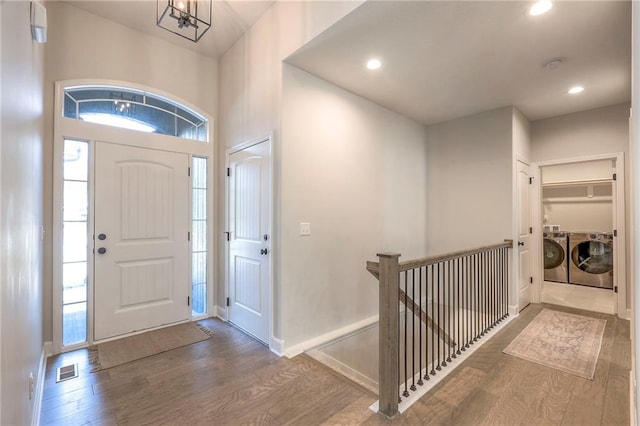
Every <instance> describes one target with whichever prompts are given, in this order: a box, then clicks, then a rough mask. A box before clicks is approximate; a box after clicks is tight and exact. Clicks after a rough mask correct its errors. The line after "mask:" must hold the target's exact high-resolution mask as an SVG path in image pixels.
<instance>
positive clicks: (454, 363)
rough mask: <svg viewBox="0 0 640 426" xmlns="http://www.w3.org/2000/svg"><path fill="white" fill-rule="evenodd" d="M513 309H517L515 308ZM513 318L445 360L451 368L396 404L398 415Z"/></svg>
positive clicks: (439, 373) (376, 404)
mask: <svg viewBox="0 0 640 426" xmlns="http://www.w3.org/2000/svg"><path fill="white" fill-rule="evenodd" d="M515 308H516V309H517V306H516V307H515ZM509 310H511V307H509ZM515 318H516V317H515V316H509V317H508V318H507V319H506V320H505V321H503V322H502V323H500V324H498V325H497V326H496V327H495V328H494V329H493V330H491V331H490V335H489V336H487V337H486V338H482V339H480V340H478V341H477V342H475V343H474V344H473V345H471V346H469V348H468V349H467V350H466V351H464V352H462V354H461V355H458V356H457V357H456V358H452V359H451V361H449V360H447V367H451V368H446V369H445V370H443V371H440V372H438V374H436V375H435V376H433V377H431V378H430V379H429V380H425V381H424V385H423V386H421V387H420V388H418V390H416V391H414V392H411V393H410V394H409V396H408V397H406V398H403V399H402V401H401V402H400V404H398V411H399V412H400V413H404V412H405V410H407V409H408V408H409V407H411V405H413V403H415V402H416V401H418V400H419V399H420V398H422V397H423V396H424V395H425V394H426V393H427V392H429V391H430V390H431V389H433V388H434V387H435V386H436V385H437V384H438V383H440V382H441V381H443V380H444V379H445V378H446V377H447V376H448V375H449V374H451V373H453V372H454V371H455V369H456V368H458V367H459V366H460V365H462V363H463V362H464V361H465V360H466V359H467V358H469V357H470V356H471V355H472V354H473V353H474V352H475V351H477V350H478V349H480V348H481V347H482V346H483V345H484V344H485V343H487V342H488V341H490V340H491V339H493V338H494V337H495V335H496V334H497V333H498V332H499V331H500V330H502V329H503V328H504V327H506V326H507V324H509V323H510V322H511V321H513V320H514V319H515ZM421 375H422V372H419V373H418V375H417V376H416V379H419V376H421ZM409 380H411V379H409ZM416 381H417V380H416ZM403 388H404V383H403V384H402V385H400V390H401V393H402V389H403ZM401 393H400V394H401ZM379 403H380V401H379V400H378V401H376V402H374V403H373V404H371V405H370V406H369V409H370V410H371V411H373V412H374V413H377V412H378V405H379Z"/></svg>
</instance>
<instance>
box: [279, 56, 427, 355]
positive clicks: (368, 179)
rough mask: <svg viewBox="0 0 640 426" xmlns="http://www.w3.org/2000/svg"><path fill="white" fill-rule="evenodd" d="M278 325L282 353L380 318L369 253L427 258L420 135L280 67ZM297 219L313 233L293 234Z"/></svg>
mask: <svg viewBox="0 0 640 426" xmlns="http://www.w3.org/2000/svg"><path fill="white" fill-rule="evenodd" d="M283 73H284V87H283V114H282V123H283V127H282V138H281V154H282V155H281V161H282V169H281V170H282V186H281V196H282V206H281V226H282V233H281V239H282V245H281V247H282V250H281V260H282V265H283V267H282V271H281V292H282V319H283V325H282V327H283V337H284V339H285V342H286V345H287V347H290V346H292V345H295V344H298V343H301V342H304V341H306V340H308V339H310V338H313V337H316V336H318V335H321V334H324V333H327V332H330V331H332V330H335V329H337V328H340V327H343V326H347V325H350V324H352V323H355V322H357V321H360V320H363V319H365V318H368V317H371V316H374V315H377V313H378V289H377V281H376V280H375V279H374V278H373V277H372V276H370V274H369V273H368V272H366V270H365V263H366V261H367V260H376V259H377V258H376V253H380V252H385V251H394V252H399V253H401V254H402V259H406V260H408V259H411V258H415V257H420V256H424V255H425V254H426V249H427V243H426V239H427V238H426V236H427V235H428V234H427V223H426V217H425V214H424V212H425V211H426V210H427V207H428V206H427V200H426V191H425V190H424V182H425V181H426V179H427V174H426V159H427V147H426V143H425V136H426V135H425V129H424V126H422V125H421V124H419V123H416V122H414V121H412V120H410V119H408V118H406V117H404V116H401V115H399V114H396V113H393V112H391V111H389V110H386V109H384V108H382V107H380V106H378V105H376V104H373V103H371V102H369V101H367V100H365V99H363V98H361V97H359V96H356V95H353V94H352V93H350V92H347V91H345V90H343V89H340V88H338V87H336V86H334V85H332V84H330V83H327V82H326V81H324V80H321V79H319V78H317V77H314V76H312V75H311V74H308V73H306V72H304V71H301V70H299V69H298V68H295V67H293V66H290V65H285V67H284V70H283ZM300 222H310V223H311V229H312V235H311V236H310V237H301V236H299V224H300Z"/></svg>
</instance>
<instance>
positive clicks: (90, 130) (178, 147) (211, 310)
mask: <svg viewBox="0 0 640 426" xmlns="http://www.w3.org/2000/svg"><path fill="white" fill-rule="evenodd" d="M82 85H98V86H100V85H110V86H116V87H122V88H132V89H138V90H142V91H146V92H150V93H154V94H157V95H160V96H164V97H165V98H167V99H170V100H172V101H174V102H177V103H180V104H182V105H184V106H186V107H188V108H190V109H192V110H194V111H196V112H198V113H199V114H201V115H202V116H204V117H205V118H206V119H207V120H208V138H207V140H208V142H203V141H195V140H190V139H182V138H178V137H175V136H168V135H161V134H155V133H143V132H137V131H133V130H126V129H119V128H116V127H108V126H104V125H100V124H94V123H89V122H85V121H81V120H75V119H71V118H67V117H64V115H63V100H64V90H65V88H67V87H73V86H82ZM53 123H54V127H53V180H52V184H51V185H52V193H51V195H52V204H51V209H52V214H51V217H52V228H51V237H50V241H51V242H52V249H51V282H52V285H51V303H52V306H51V310H52V312H51V314H52V331H53V335H52V353H53V354H58V353H61V352H62V351H63V350H64V351H65V352H67V351H71V350H75V349H78V348H83V347H87V346H89V345H91V344H93V343H94V335H93V324H94V317H93V313H94V297H93V296H94V290H93V286H94V282H93V279H92V277H93V274H94V265H93V260H92V259H91V256H89V255H88V256H87V277H88V283H87V341H86V342H84V343H81V344H77V345H69V346H66V347H64V348H63V346H62V219H63V215H62V213H63V212H62V202H63V161H62V159H63V150H64V140H65V139H74V140H79V141H85V142H87V143H88V144H89V165H88V167H89V174H88V179H89V185H88V202H89V211H88V223H87V226H88V227H89V231H88V234H90V233H91V229H92V227H93V225H94V223H93V212H92V209H93V203H94V197H95V194H94V190H93V187H92V185H93V182H94V178H95V177H94V176H93V173H94V166H95V159H94V152H95V151H94V144H95V143H96V142H97V141H105V142H109V143H114V144H119V145H127V146H133V147H139V148H147V149H154V150H160V151H169V152H178V153H185V154H188V155H189V159H190V160H191V157H194V156H196V157H202V158H207V167H208V169H207V171H208V176H207V179H208V182H207V183H208V185H209V186H208V187H209V188H210V189H209V193H208V200H207V209H208V212H207V213H208V218H209V221H208V229H207V231H208V232H207V237H208V241H207V245H208V247H207V248H208V253H209V256H208V259H207V274H208V275H207V277H208V282H207V290H208V294H207V316H215V306H216V300H215V288H214V286H213V283H214V281H215V279H214V278H215V270H214V257H215V249H214V247H215V246H214V241H216V237H217V229H216V227H215V224H216V223H217V213H216V211H215V210H214V208H213V206H214V193H215V191H214V188H215V184H216V177H215V176H216V172H217V167H218V166H217V165H216V162H215V159H216V155H215V144H214V141H213V135H214V134H215V132H214V128H213V123H214V121H213V118H212V117H211V116H210V115H209V114H207V113H206V112H205V111H203V110H202V109H201V108H198V107H196V106H194V105H192V104H191V103H189V102H187V101H185V100H183V99H180V98H179V97H176V96H174V95H172V94H169V93H166V92H164V91H162V90H158V89H156V88H153V87H149V86H144V85H141V84H136V83H130V82H124V81H117V80H107V79H77V80H64V81H57V82H56V83H55V91H54V117H53ZM189 200H190V201H191V196H189ZM189 229H191V225H189ZM189 249H191V245H189ZM92 251H93V240H92V239H91V238H88V239H87V252H88V254H89V253H92ZM190 254H191V252H190ZM189 271H191V268H189ZM45 302H46V298H45ZM192 318H193V317H192ZM144 331H148V330H144ZM144 331H141V332H144ZM132 334H138V333H132ZM120 337H124V336H119V337H118V338H120ZM108 340H112V339H106V340H104V341H108Z"/></svg>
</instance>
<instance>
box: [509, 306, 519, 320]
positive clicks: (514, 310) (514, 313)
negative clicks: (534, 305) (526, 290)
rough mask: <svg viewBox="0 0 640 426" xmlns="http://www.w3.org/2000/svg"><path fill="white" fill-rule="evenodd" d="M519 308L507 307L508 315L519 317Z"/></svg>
mask: <svg viewBox="0 0 640 426" xmlns="http://www.w3.org/2000/svg"><path fill="white" fill-rule="evenodd" d="M519 308H520V307H519V306H518V305H509V315H511V316H512V317H517V316H518V315H520V309H519Z"/></svg>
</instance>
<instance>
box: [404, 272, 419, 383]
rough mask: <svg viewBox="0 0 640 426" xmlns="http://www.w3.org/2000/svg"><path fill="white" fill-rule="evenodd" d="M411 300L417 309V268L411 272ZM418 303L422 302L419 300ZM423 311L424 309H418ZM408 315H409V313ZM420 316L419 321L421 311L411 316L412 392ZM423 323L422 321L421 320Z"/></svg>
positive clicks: (414, 380)
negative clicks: (417, 323) (417, 327)
mask: <svg viewBox="0 0 640 426" xmlns="http://www.w3.org/2000/svg"><path fill="white" fill-rule="evenodd" d="M411 298H412V299H413V309H414V310H415V308H416V270H415V268H414V269H412V270H411ZM418 303H420V300H419V299H418ZM418 309H422V308H420V307H419V308H418ZM407 313H409V312H408V311H407ZM416 313H417V314H418V319H419V320H420V310H419V311H418V312H414V313H413V315H411V390H412V391H415V390H416V315H415V314H416ZM420 323H422V320H420Z"/></svg>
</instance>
